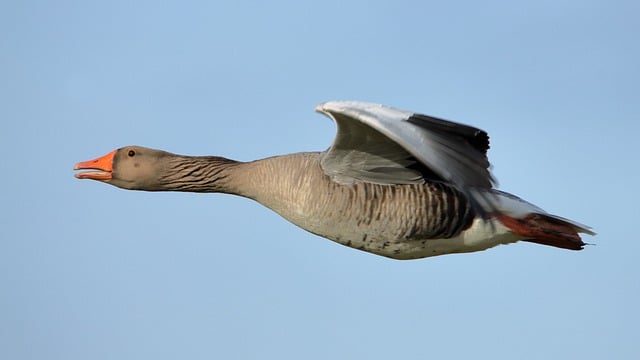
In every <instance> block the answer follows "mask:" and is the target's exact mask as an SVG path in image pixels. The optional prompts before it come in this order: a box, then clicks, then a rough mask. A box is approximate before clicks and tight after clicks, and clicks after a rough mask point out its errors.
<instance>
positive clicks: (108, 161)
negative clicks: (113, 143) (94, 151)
mask: <svg viewBox="0 0 640 360" xmlns="http://www.w3.org/2000/svg"><path fill="white" fill-rule="evenodd" d="M115 155H116V150H113V151H112V152H110V153H108V154H107V155H104V156H101V157H99V158H97V159H94V160H89V161H83V162H79V163H77V164H76V165H75V166H74V167H73V170H97V171H85V172H81V173H78V174H76V175H75V176H76V177H77V178H78V179H92V180H100V181H105V180H111V174H112V172H113V157H114V156H115Z"/></svg>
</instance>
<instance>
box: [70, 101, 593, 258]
mask: <svg viewBox="0 0 640 360" xmlns="http://www.w3.org/2000/svg"><path fill="white" fill-rule="evenodd" d="M317 110H318V111H319V112H321V113H324V114H326V115H328V116H329V117H330V118H332V119H333V120H335V122H336V123H337V125H338V134H337V136H336V139H335V140H334V143H333V144H332V145H331V147H330V148H329V149H328V150H327V151H324V152H305V153H296V154H290V155H282V156H275V157H271V158H266V159H261V160H256V161H252V162H238V161H234V160H229V159H225V158H222V157H215V156H202V157H191V156H182V155H175V154H171V153H168V152H164V151H161V150H154V149H148V148H144V147H140V146H127V147H124V148H120V149H118V150H114V151H112V152H110V153H109V154H107V155H105V156H102V157H100V158H97V159H95V160H91V161H86V162H81V163H78V164H76V166H75V169H76V170H90V171H87V172H81V173H78V174H76V176H77V177H78V178H86V179H94V180H99V181H102V182H106V183H109V184H112V185H115V186H117V187H121V188H124V189H131V190H146V191H189V192H223V193H229V194H234V195H239V196H244V197H247V198H250V199H253V200H255V201H257V202H259V203H261V204H263V205H264V206H266V207H268V208H270V209H272V210H274V211H275V212H277V213H278V214H280V215H281V216H282V217H284V218H285V219H287V220H289V221H290V222H292V223H294V224H295V225H297V226H299V227H301V228H303V229H305V230H307V231H310V232H311V233H314V234H316V235H319V236H322V237H325V238H328V239H331V240H333V241H336V242H338V243H340V244H343V245H346V246H349V247H352V248H356V249H359V250H363V251H367V252H371V253H374V254H378V255H382V256H386V257H390V258H394V259H416V258H423V257H429V256H436V255H443V254H449V253H462V252H473V251H480V250H485V249H487V248H490V247H493V246H496V245H499V244H509V243H513V242H516V241H518V240H525V241H531V242H536V243H540V244H545V245H551V246H556V247H561V248H567V249H572V250H579V249H582V248H583V246H584V245H585V244H584V243H583V242H582V240H581V239H580V236H579V234H578V233H581V232H582V233H587V234H592V235H593V232H592V231H591V230H590V229H589V228H588V227H587V226H584V225H581V224H578V223H576V222H573V221H570V220H567V219H564V218H560V217H557V216H554V215H550V214H548V213H546V212H545V211H543V210H542V209H540V208H538V207H536V206H534V205H532V204H530V203H528V202H526V201H524V200H522V199H520V198H518V197H516V196H514V195H511V194H508V193H504V192H501V191H499V190H496V189H494V188H493V183H494V181H493V178H492V176H491V174H490V173H489V170H488V168H489V162H488V160H487V157H486V151H487V149H488V147H489V138H488V136H487V134H486V133H485V132H484V131H482V130H479V129H476V128H473V127H470V126H466V125H462V124H458V123H454V122H450V121H446V120H442V119H438V118H433V117H429V116H425V115H419V114H414V113H410V112H407V111H402V110H398V109H394V108H390V107H385V106H382V105H378V104H370V103H363V102H329V103H324V104H321V105H319V106H318V107H317Z"/></svg>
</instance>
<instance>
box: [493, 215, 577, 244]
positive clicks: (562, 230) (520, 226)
mask: <svg viewBox="0 0 640 360" xmlns="http://www.w3.org/2000/svg"><path fill="white" fill-rule="evenodd" d="M498 219H500V221H501V222H502V223H503V224H504V225H505V226H506V227H508V228H509V229H511V231H513V233H515V234H518V235H521V236H523V237H524V239H523V241H529V242H533V243H536V244H542V245H549V246H555V247H559V248H563V249H569V250H582V249H583V248H584V246H585V245H586V244H585V243H584V242H582V239H580V235H578V229H576V226H575V225H572V224H570V223H568V222H565V221H562V220H561V219H558V218H556V217H551V216H547V215H544V214H529V215H527V216H525V217H524V218H521V219H518V218H513V217H511V216H508V215H505V214H499V215H498ZM581 230H582V229H581Z"/></svg>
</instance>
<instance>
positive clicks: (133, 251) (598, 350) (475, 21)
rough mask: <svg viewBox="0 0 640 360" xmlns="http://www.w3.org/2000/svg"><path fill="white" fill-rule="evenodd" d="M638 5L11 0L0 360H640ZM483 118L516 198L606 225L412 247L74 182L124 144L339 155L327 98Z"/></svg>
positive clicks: (0, 48)
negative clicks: (368, 246)
mask: <svg viewBox="0 0 640 360" xmlns="http://www.w3.org/2000/svg"><path fill="white" fill-rule="evenodd" d="M639 11H640V5H638V2H633V1H628V2H627V1H537V2H535V3H530V2H514V1H485V2H472V1H451V2H442V1H438V2H431V1H423V2H418V1H414V2H411V1H393V2H377V1H352V2H346V1H322V2H306V1H290V2H277V1H274V2H258V1H233V2H228V3H221V2H208V1H202V2H198V1H195V2H194V1H175V2H171V1H163V2H156V1H138V2H128V1H109V2H94V1H55V2H54V1H15V2H3V3H2V4H0V76H1V79H2V81H0V104H1V106H0V119H1V120H2V121H1V122H0V139H1V140H2V141H0V153H1V154H2V176H1V177H0V185H1V186H0V192H1V198H2V199H3V201H2V203H3V205H2V207H1V209H2V213H3V214H2V217H1V218H0V358H3V359H45V358H46V359H141V358H153V359H175V358H189V359H211V358H221V359H250V358H277V359H300V358H304V359H327V358H337V359H340V358H344V359H346V358H368V359H376V358H391V357H393V358H427V357H428V358H470V357H472V356H473V357H481V358H489V357H490V358H494V359H513V358H518V359H540V358H580V359H602V358H616V359H624V358H629V359H631V358H636V357H637V354H638V353H639V352H640V349H639V345H638V341H637V335H638V322H639V321H640V316H639V310H638V304H639V303H640V291H639V290H640V289H639V288H640V285H639V284H640V282H638V275H640V274H639V271H638V270H639V267H638V265H637V264H638V261H637V260H636V258H637V254H638V253H639V252H640V241H639V240H638V236H637V235H636V229H635V225H636V224H637V222H638V220H637V215H638V209H637V205H638V200H640V199H639V196H638V190H637V184H638V182H639V181H640V176H639V171H638V166H637V164H638V148H637V145H636V144H637V134H638V133H639V132H640V125H639V123H638V118H639V116H640V105H639V104H640V91H638V83H640V67H639V66H638V64H640V46H639V45H638V44H639V43H638V39H637V36H638V33H640V25H639V23H638V14H639V13H640V12H639ZM337 99H345V100H346V99H353V100H364V101H374V102H381V103H385V104H388V105H393V106H396V107H399V108H404V109H408V110H414V111H419V112H422V113H426V114H430V115H435V116H439V117H444V118H448V119H452V120H456V121H459V122H464V123H468V124H472V125H474V126H477V127H480V128H483V129H485V130H487V131H488V132H489V134H490V135H491V145H492V148H491V150H490V152H489V155H490V159H491V160H492V163H493V165H494V167H493V170H494V174H495V175H496V177H497V178H498V180H499V181H500V188H501V189H503V190H505V191H509V192H513V193H515V194H518V195H520V196H522V197H523V198H525V199H527V200H529V201H531V202H533V203H535V204H537V205H539V206H541V207H543V208H545V209H546V210H548V211H550V212H553V213H556V214H559V215H562V216H565V217H568V218H572V219H574V220H577V221H580V222H583V223H586V224H589V225H591V226H593V227H594V228H595V230H596V231H597V232H598V236H597V237H595V238H588V239H586V241H588V242H591V243H595V244H596V245H595V246H589V247H587V248H586V249H585V250H584V251H582V252H571V251H563V250H560V249H555V248H549V247H543V246H538V245H534V244H528V243H519V244H516V245H510V246H502V247H498V248H495V249H491V250H488V251H485V252H481V253H474V254H465V255H450V256H442V257H436V258H432V259H423V260H417V261H408V262H401V261H393V260H389V259H386V258H382V257H377V256H374V255H371V254H367V253H363V252H359V251H356V250H353V249H349V248H346V247H342V246H340V245H337V244H334V243H332V242H330V241H328V240H325V239H322V238H318V237H316V236H314V235H311V234H309V233H307V232H305V231H304V230H301V229H299V228H296V227H295V226H293V225H291V224H289V223H288V222H287V221H285V220H283V219H282V218H280V217H279V216H277V215H276V214H274V213H272V212H270V211H269V210H268V209H266V208H263V207H262V206H260V205H259V204H256V203H253V202H251V201H249V200H246V199H242V198H236V197H231V196H225V195H220V194H179V193H145V192H131V191H124V190H120V189H117V188H114V187H110V186H106V185H104V184H100V183H97V182H91V181H80V180H76V179H74V178H73V171H72V167H73V164H74V163H75V162H77V161H81V160H88V159H91V158H94V157H96V156H98V155H103V154H105V153H107V152H108V151H111V150H112V149H115V148H117V147H120V146H124V145H129V144H138V145H143V146H148V147H155V148H161V149H164V150H168V151H171V152H176V153H182V154H192V155H209V154H216V155H223V156H226V157H229V158H233V159H238V160H251V159H256V158H262V157H267V156H271V155H276V154H283V153H291V152H298V151H313V150H323V149H325V148H326V147H328V145H329V144H330V143H331V141H332V139H333V136H334V132H335V128H334V125H333V124H332V123H331V122H330V121H329V120H327V119H326V118H324V117H322V116H320V115H318V114H315V113H314V112H313V109H314V106H315V105H316V104H317V103H319V102H323V101H327V100H337Z"/></svg>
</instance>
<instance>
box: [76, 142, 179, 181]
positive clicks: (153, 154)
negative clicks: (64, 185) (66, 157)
mask: <svg viewBox="0 0 640 360" xmlns="http://www.w3.org/2000/svg"><path fill="white" fill-rule="evenodd" d="M172 155H173V154H170V153H168V152H165V151H161V150H155V149H149V148H145V147H142V146H125V147H123V148H120V149H117V150H114V151H111V152H110V153H108V154H106V155H103V156H101V157H99V158H96V159H93V160H89V161H83V162H79V163H77V164H76V165H75V166H74V168H73V169H74V170H88V171H84V172H80V173H77V174H75V177H76V178H78V179H91V180H97V181H101V182H104V183H107V184H111V185H113V186H117V187H119V188H123V189H129V190H160V189H159V186H160V184H159V182H158V178H159V176H158V175H159V174H162V173H163V171H164V170H165V169H166V164H167V159H168V158H169V157H171V156H172Z"/></svg>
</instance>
